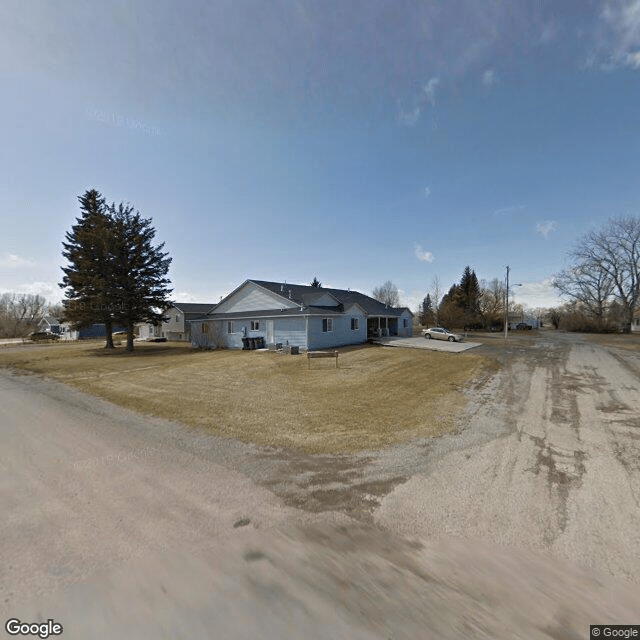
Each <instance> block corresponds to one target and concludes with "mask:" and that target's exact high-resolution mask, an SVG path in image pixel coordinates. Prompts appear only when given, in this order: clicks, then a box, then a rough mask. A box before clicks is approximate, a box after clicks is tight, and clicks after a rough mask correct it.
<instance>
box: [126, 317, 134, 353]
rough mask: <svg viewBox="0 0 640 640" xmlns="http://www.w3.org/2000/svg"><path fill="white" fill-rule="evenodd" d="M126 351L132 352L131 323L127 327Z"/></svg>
mask: <svg viewBox="0 0 640 640" xmlns="http://www.w3.org/2000/svg"><path fill="white" fill-rule="evenodd" d="M127 351H133V323H131V322H130V323H129V324H128V325H127Z"/></svg>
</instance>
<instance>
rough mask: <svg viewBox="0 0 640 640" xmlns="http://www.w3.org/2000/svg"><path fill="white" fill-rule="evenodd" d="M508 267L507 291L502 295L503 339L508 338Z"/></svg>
mask: <svg viewBox="0 0 640 640" xmlns="http://www.w3.org/2000/svg"><path fill="white" fill-rule="evenodd" d="M509 270H510V268H509V265H507V289H506V291H505V293H504V299H505V305H504V339H505V340H506V339H507V338H508V337H509Z"/></svg>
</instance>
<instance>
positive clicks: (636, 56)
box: [626, 51, 640, 69]
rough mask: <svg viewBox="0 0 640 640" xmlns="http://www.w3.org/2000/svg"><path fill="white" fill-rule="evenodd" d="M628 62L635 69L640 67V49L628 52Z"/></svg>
mask: <svg viewBox="0 0 640 640" xmlns="http://www.w3.org/2000/svg"><path fill="white" fill-rule="evenodd" d="M626 64H627V65H628V66H629V67H633V68H634V69H640V51H634V52H633V53H628V54H627V57H626Z"/></svg>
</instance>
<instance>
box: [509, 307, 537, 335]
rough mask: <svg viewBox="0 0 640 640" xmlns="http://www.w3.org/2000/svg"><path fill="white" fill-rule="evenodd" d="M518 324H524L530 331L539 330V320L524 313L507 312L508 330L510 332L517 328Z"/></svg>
mask: <svg viewBox="0 0 640 640" xmlns="http://www.w3.org/2000/svg"><path fill="white" fill-rule="evenodd" d="M519 324H526V325H527V326H528V327H530V328H531V329H539V328H540V320H538V318H536V317H534V316H532V315H529V314H528V313H525V312H524V311H518V312H512V311H510V312H509V330H510V331H512V330H514V329H516V328H517V326H518V325H519Z"/></svg>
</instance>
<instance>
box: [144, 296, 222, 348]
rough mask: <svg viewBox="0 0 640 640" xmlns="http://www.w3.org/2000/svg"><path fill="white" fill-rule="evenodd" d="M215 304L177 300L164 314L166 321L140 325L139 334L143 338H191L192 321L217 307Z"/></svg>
mask: <svg viewBox="0 0 640 640" xmlns="http://www.w3.org/2000/svg"><path fill="white" fill-rule="evenodd" d="M215 306H216V305H215V304H211V303H200V302H198V303H194V302H176V303H175V304H174V305H173V306H172V307H171V308H170V309H167V311H166V312H165V314H164V322H163V323H162V324H161V325H157V326H154V325H153V324H150V323H144V322H143V323H140V324H139V325H138V335H139V337H140V338H141V339H142V340H149V339H152V338H166V339H167V340H186V341H187V342H188V341H189V340H191V328H190V324H189V323H190V322H191V321H192V320H195V319H196V318H201V317H202V316H205V315H207V314H208V313H209V312H210V311H212V310H213V309H215Z"/></svg>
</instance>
